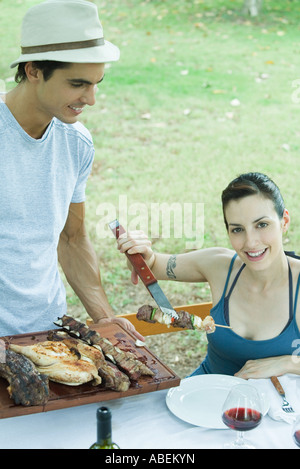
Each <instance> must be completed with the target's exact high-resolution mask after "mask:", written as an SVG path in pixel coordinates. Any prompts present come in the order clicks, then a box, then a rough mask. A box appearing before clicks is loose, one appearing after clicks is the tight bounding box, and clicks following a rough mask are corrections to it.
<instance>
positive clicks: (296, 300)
mask: <svg viewBox="0 0 300 469" xmlns="http://www.w3.org/2000/svg"><path fill="white" fill-rule="evenodd" d="M299 288H300V274H299V276H298V281H297V286H296V293H295V300H294V311H293V316H294V317H295V316H296V311H297V302H298V294H299Z"/></svg>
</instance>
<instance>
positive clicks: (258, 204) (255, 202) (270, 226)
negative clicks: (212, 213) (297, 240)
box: [225, 195, 290, 270]
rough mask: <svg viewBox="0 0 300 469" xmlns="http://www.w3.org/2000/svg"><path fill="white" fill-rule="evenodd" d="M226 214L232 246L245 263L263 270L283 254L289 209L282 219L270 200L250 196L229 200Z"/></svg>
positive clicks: (260, 196) (259, 196)
mask: <svg viewBox="0 0 300 469" xmlns="http://www.w3.org/2000/svg"><path fill="white" fill-rule="evenodd" d="M225 217H226V221H227V223H228V234H229V239H230V242H231V245H232V247H233V249H234V250H235V251H236V252H237V253H238V255H239V257H240V258H241V260H242V261H243V262H245V264H246V265H248V266H249V267H251V268H252V269H255V270H263V269H265V268H267V267H268V266H270V265H271V264H272V262H273V261H274V260H275V259H276V258H278V255H282V252H283V246H282V234H283V233H284V232H285V231H286V230H287V228H288V226H289V222H290V218H289V214H288V212H287V210H285V211H284V214H283V218H282V219H280V218H279V217H278V215H277V213H276V210H275V208H274V204H273V202H272V201H271V200H270V199H268V198H266V197H264V196H262V195H250V196H247V197H243V198H242V199H239V200H232V201H230V202H229V203H228V205H227V207H226V209H225Z"/></svg>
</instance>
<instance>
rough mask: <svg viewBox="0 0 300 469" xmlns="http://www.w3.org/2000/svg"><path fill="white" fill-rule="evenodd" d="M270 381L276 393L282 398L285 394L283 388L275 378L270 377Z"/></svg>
mask: <svg viewBox="0 0 300 469" xmlns="http://www.w3.org/2000/svg"><path fill="white" fill-rule="evenodd" d="M271 381H272V383H273V385H274V386H275V389H276V391H277V392H279V394H280V395H281V396H284V395H285V392H284V389H283V387H282V386H281V384H280V382H279V380H278V378H277V377H276V376H271Z"/></svg>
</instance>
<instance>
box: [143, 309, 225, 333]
mask: <svg viewBox="0 0 300 469" xmlns="http://www.w3.org/2000/svg"><path fill="white" fill-rule="evenodd" d="M177 314H178V319H174V318H171V316H170V315H169V314H166V313H163V312H162V311H161V310H160V309H159V308H154V307H153V306H151V305H143V306H141V307H140V308H139V310H138V312H137V315H136V317H137V319H138V320H139V321H146V322H150V323H156V322H159V323H160V324H165V325H167V326H170V325H171V326H173V327H181V328H185V329H197V330H199V331H204V332H206V333H207V334H211V333H213V332H215V330H216V327H227V326H220V325H218V324H215V321H214V320H213V318H212V317H211V316H206V318H205V319H201V318H200V317H199V316H195V315H194V314H190V313H188V312H187V311H178V312H177Z"/></svg>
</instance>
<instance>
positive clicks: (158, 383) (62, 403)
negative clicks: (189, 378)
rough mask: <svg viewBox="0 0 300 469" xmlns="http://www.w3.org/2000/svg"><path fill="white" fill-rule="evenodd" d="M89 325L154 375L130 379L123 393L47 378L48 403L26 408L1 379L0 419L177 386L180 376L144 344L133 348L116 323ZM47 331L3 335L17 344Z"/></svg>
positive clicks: (38, 338)
mask: <svg viewBox="0 0 300 469" xmlns="http://www.w3.org/2000/svg"><path fill="white" fill-rule="evenodd" d="M90 327H91V329H95V330H96V331H97V332H99V333H100V334H101V336H102V337H105V338H107V339H108V340H110V341H111V343H112V344H113V345H116V346H118V347H119V348H120V349H121V350H124V351H130V352H132V353H134V354H135V355H136V357H137V358H138V359H140V360H142V361H143V362H144V363H145V364H146V365H147V366H148V367H149V368H150V369H151V370H152V371H154V373H155V375H154V376H142V377H141V378H140V379H139V380H138V381H137V382H132V383H131V386H130V388H129V389H128V391H126V392H118V391H112V390H109V389H108V390H107V389H104V388H102V387H101V385H100V386H92V384H90V383H86V384H83V385H80V386H67V385H64V384H59V383H54V382H52V381H49V383H50V384H49V388H50V398H49V401H48V402H47V404H46V405H44V406H29V407H26V406H22V405H15V403H14V401H13V400H12V399H10V397H9V394H8V391H7V389H6V388H7V386H8V382H7V381H6V380H5V379H3V378H0V418H7V417H15V416H19V415H28V414H34V413H39V412H47V411H50V410H56V409H62V408H67V407H75V406H79V405H84V404H90V403H94V402H101V401H108V400H112V399H119V398H121V397H126V396H132V395H135V394H142V393H147V392H152V391H157V390H159V389H168V388H171V387H175V386H178V385H179V383H180V378H179V377H178V376H177V375H176V374H175V373H174V372H173V371H172V370H171V369H170V368H168V367H167V366H166V365H164V364H163V363H162V362H161V361H160V360H159V359H158V358H157V357H156V356H155V355H153V353H152V352H151V351H150V350H149V349H147V348H146V347H136V345H135V340H136V339H135V337H134V336H133V335H132V334H131V333H130V332H128V331H126V330H125V329H123V328H122V327H121V326H119V325H118V324H110V325H106V326H102V327H100V326H98V325H96V324H93V325H92V326H90ZM48 333H49V331H45V332H33V333H28V334H20V335H16V336H12V337H6V338H5V339H6V340H8V339H9V340H10V342H11V343H15V344H18V345H33V344H34V343H36V342H42V341H44V340H47V334H48ZM2 339H3V338H2Z"/></svg>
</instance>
